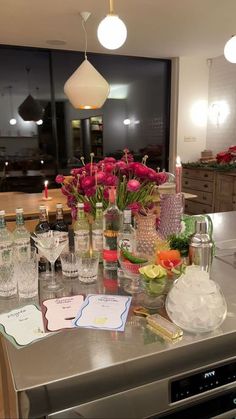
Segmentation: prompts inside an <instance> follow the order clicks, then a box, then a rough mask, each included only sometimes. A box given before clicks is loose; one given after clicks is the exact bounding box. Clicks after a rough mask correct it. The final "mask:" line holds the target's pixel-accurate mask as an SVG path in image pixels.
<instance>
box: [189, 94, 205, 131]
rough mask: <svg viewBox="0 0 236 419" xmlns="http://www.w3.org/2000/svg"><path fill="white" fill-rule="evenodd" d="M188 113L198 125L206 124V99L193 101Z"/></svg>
mask: <svg viewBox="0 0 236 419" xmlns="http://www.w3.org/2000/svg"><path fill="white" fill-rule="evenodd" d="M190 115H191V119H192V121H193V123H194V124H195V125H196V126H199V127H205V126H206V124H207V100H197V101H196V102H194V103H193V105H192V107H191V110H190Z"/></svg>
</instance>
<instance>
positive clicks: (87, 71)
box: [64, 12, 110, 109]
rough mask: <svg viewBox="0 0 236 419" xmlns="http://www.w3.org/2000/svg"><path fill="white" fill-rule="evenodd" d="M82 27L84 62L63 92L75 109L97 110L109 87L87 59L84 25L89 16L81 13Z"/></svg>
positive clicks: (106, 95) (107, 93)
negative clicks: (83, 34)
mask: <svg viewBox="0 0 236 419" xmlns="http://www.w3.org/2000/svg"><path fill="white" fill-rule="evenodd" d="M80 15H81V17H82V26H83V29H84V32H85V60H84V61H83V62H82V64H81V65H80V66H79V68H77V70H76V71H75V72H74V73H73V74H72V75H71V76H70V78H69V79H68V80H67V81H66V83H65V85H64V92H65V94H66V96H67V97H68V99H69V101H70V102H71V104H72V105H73V106H74V108H76V109H98V108H101V107H102V105H103V104H104V102H105V100H106V99H107V97H108V95H109V91H110V86H109V84H108V83H107V81H106V80H105V79H104V77H102V75H101V74H100V73H99V72H98V71H97V70H96V68H94V66H93V65H92V64H91V63H90V62H89V61H88V59H87V55H86V52H87V33H86V30H85V26H84V23H85V22H86V20H87V19H88V17H89V16H90V13H89V12H82V13H81V14H80Z"/></svg>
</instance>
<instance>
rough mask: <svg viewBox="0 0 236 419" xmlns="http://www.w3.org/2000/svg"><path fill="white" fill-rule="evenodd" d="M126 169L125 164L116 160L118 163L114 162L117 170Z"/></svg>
mask: <svg viewBox="0 0 236 419" xmlns="http://www.w3.org/2000/svg"><path fill="white" fill-rule="evenodd" d="M126 167H127V164H126V163H125V162H124V161H122V160H118V162H116V168H117V169H119V170H122V169H126Z"/></svg>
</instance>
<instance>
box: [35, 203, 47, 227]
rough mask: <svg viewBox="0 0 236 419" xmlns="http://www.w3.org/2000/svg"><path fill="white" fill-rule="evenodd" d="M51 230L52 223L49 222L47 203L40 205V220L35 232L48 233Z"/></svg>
mask: <svg viewBox="0 0 236 419" xmlns="http://www.w3.org/2000/svg"><path fill="white" fill-rule="evenodd" d="M49 230H50V224H49V222H48V216H47V209H46V207H45V205H40V207H39V222H38V224H37V225H36V227H35V233H37V234H40V233H46V232H47V231H49Z"/></svg>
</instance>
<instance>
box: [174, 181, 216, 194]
mask: <svg viewBox="0 0 236 419" xmlns="http://www.w3.org/2000/svg"><path fill="white" fill-rule="evenodd" d="M182 183H183V190H184V191H185V189H192V190H193V189H194V190H196V191H206V192H213V189H214V182H210V181H207V180H206V181H204V180H198V179H188V178H185V177H184V178H183V181H182Z"/></svg>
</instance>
